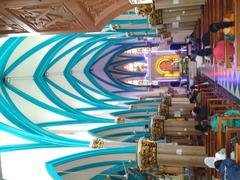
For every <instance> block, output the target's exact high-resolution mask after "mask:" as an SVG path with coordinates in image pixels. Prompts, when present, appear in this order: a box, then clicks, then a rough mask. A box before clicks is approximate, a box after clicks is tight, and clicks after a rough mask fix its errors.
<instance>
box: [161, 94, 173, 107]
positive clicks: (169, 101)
mask: <svg viewBox="0 0 240 180" xmlns="http://www.w3.org/2000/svg"><path fill="white" fill-rule="evenodd" d="M163 103H164V104H165V105H167V106H172V97H171V95H170V94H167V95H165V96H164V101H163Z"/></svg>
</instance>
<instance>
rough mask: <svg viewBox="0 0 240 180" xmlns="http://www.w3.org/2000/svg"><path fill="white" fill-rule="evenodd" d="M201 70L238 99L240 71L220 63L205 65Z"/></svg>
mask: <svg viewBox="0 0 240 180" xmlns="http://www.w3.org/2000/svg"><path fill="white" fill-rule="evenodd" d="M201 72H202V73H203V74H205V75H206V76H208V77H209V78H211V79H212V80H213V81H215V82H217V83H218V84H219V85H221V86H222V87H223V88H224V89H226V90H227V91H228V92H229V93H231V94H232V95H233V96H235V97H236V98H238V99H240V71H238V70H237V69H236V68H233V69H232V68H231V69H228V68H226V67H224V66H220V65H205V66H203V67H202V68H201Z"/></svg>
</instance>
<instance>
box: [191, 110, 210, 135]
mask: <svg viewBox="0 0 240 180" xmlns="http://www.w3.org/2000/svg"><path fill="white" fill-rule="evenodd" d="M191 114H192V116H193V117H194V118H195V120H196V121H198V125H196V126H195V128H196V129H197V130H199V131H201V132H207V131H208V128H209V125H208V121H207V118H208V113H207V108H206V107H194V108H193V110H192V112H191Z"/></svg>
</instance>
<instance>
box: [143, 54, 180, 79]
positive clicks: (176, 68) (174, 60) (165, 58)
mask: <svg viewBox="0 0 240 180" xmlns="http://www.w3.org/2000/svg"><path fill="white" fill-rule="evenodd" d="M145 58H146V60H147V64H148V70H147V74H146V79H147V80H149V81H158V82H174V81H180V79H181V77H180V70H181V67H180V66H181V65H180V59H181V58H180V56H179V55H178V54H177V53H176V52H175V51H156V52H153V51H152V52H148V53H146V54H145Z"/></svg>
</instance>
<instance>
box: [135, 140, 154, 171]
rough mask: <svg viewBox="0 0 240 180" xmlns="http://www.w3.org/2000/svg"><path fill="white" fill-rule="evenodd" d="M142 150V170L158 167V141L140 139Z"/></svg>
mask: <svg viewBox="0 0 240 180" xmlns="http://www.w3.org/2000/svg"><path fill="white" fill-rule="evenodd" d="M139 143H141V144H140V151H139V152H138V153H139V154H138V155H139V157H140V158H139V159H138V160H139V161H140V162H139V163H140V167H139V168H140V170H148V169H151V168H153V167H157V166H158V163H157V143H156V142H155V141H150V140H148V139H145V138H143V139H141V140H140V141H139Z"/></svg>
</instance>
